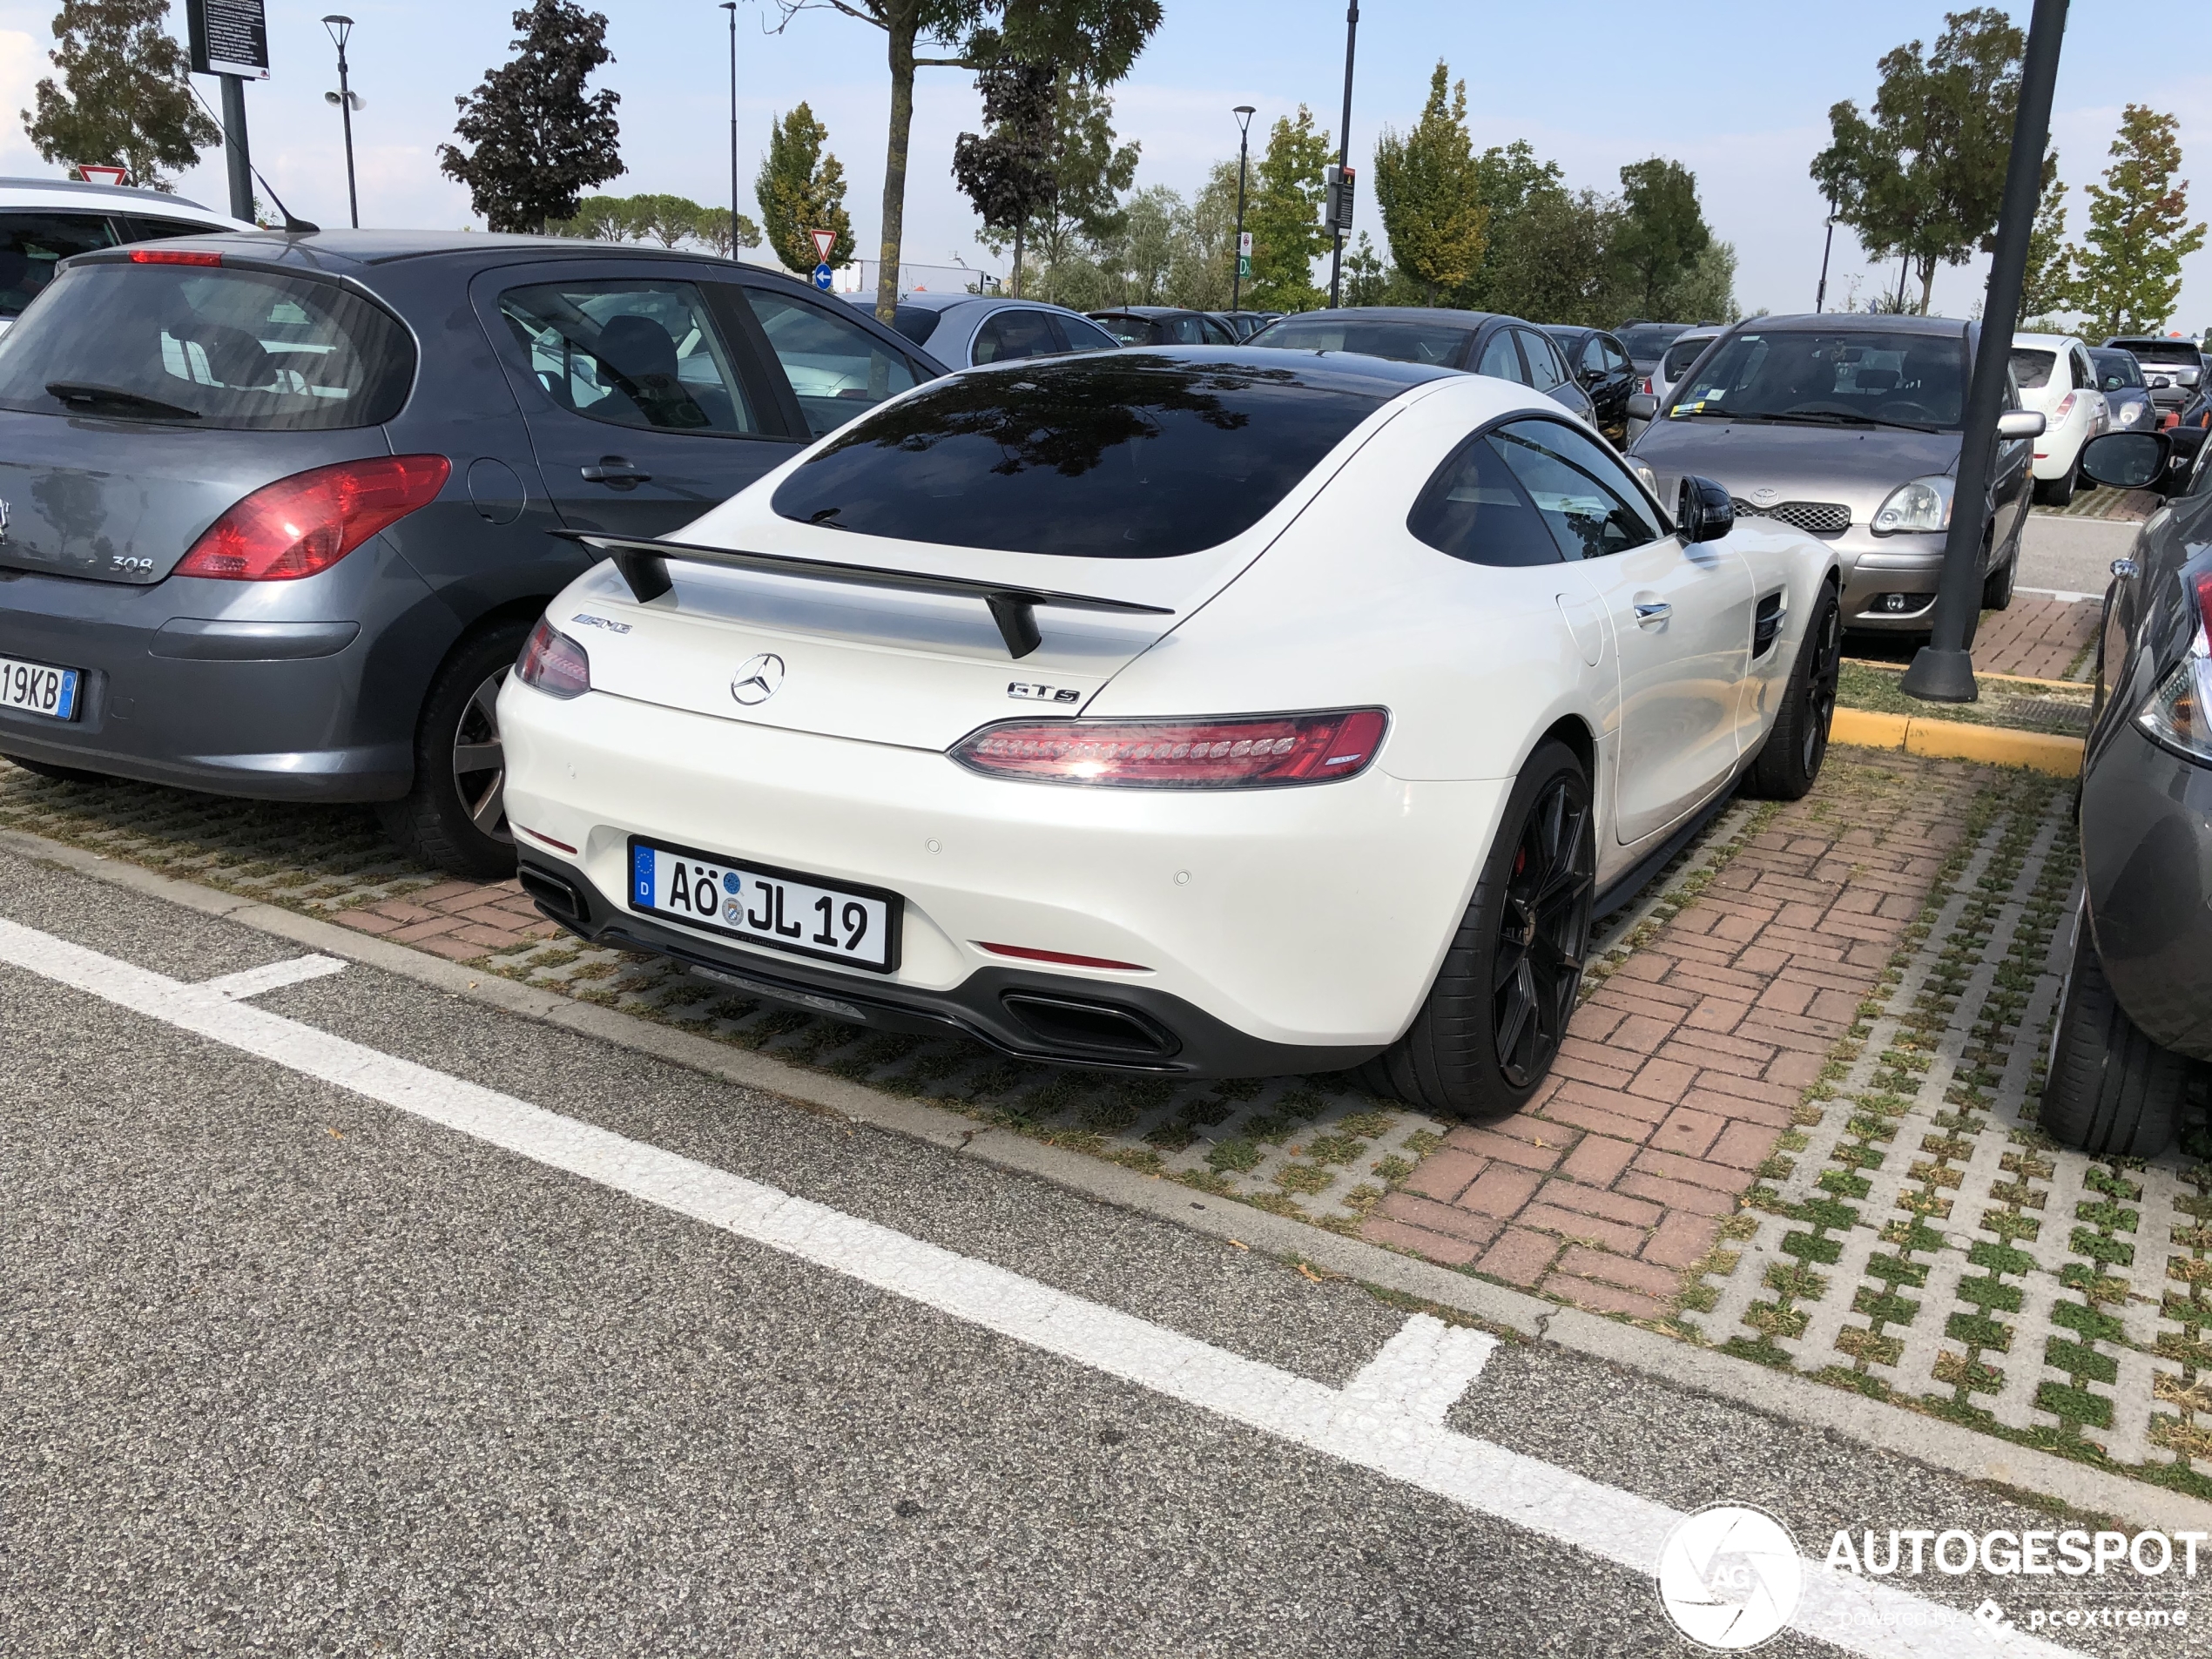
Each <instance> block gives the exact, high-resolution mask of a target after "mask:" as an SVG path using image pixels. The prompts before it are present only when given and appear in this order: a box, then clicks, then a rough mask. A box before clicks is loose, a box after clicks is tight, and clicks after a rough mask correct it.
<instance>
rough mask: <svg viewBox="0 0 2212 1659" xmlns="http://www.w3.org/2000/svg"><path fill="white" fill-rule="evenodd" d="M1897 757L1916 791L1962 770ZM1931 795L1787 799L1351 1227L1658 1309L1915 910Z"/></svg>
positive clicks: (1934, 847) (1585, 1300)
mask: <svg viewBox="0 0 2212 1659" xmlns="http://www.w3.org/2000/svg"><path fill="white" fill-rule="evenodd" d="M1866 764H1871V765H1879V766H1880V767H1881V768H1882V769H1885V770H1887V769H1892V768H1895V767H1897V766H1898V763H1897V762H1894V761H1890V760H1888V759H1886V758H1885V759H1884V760H1882V761H1880V762H1871V761H1870V762H1867V763H1866ZM1905 765H1906V766H1907V767H1909V768H1910V769H1911V770H1910V775H1912V776H1914V777H1915V778H1916V779H1919V780H1921V781H1922V782H1924V783H1925V784H1937V783H1939V782H1940V781H1941V780H1943V779H1946V778H1952V777H1959V778H1962V777H1963V776H1964V775H1965V774H1966V772H1969V771H1970V770H1971V769H1969V768H1964V767H1959V766H1956V765H1950V764H1946V765H1942V766H1939V767H1933V768H1931V767H1928V766H1926V765H1925V763H1922V765H1919V766H1917V767H1914V766H1912V765H1911V763H1905ZM1947 793H1948V792H1947V791H1945V790H1943V789H1940V788H1926V787H1922V788H1919V789H1910V790H1903V791H1892V792H1886V793H1885V792H1870V794H1869V798H1868V799H1864V800H1860V799H1852V800H1850V801H1848V803H1838V801H1836V800H1833V799H1831V800H1829V801H1827V803H1826V805H1825V806H1817V805H1816V801H1817V800H1818V799H1820V798H1819V797H1816V798H1815V799H1814V800H1807V801H1801V802H1797V803H1795V804H1793V805H1791V806H1786V807H1784V808H1783V809H1782V811H1781V812H1780V813H1777V815H1776V817H1775V818H1774V819H1772V820H1771V821H1770V824H1769V825H1768V826H1767V827H1766V829H1765V830H1764V832H1763V833H1760V834H1759V835H1758V836H1757V837H1756V838H1755V839H1753V840H1751V841H1750V842H1749V843H1748V844H1747V845H1746V846H1744V847H1743V848H1742V849H1741V850H1740V851H1739V852H1738V853H1737V854H1736V856H1735V857H1734V858H1733V859H1732V860H1730V862H1729V863H1728V864H1727V865H1726V866H1725V867H1723V869H1722V870H1721V871H1720V873H1718V874H1717V875H1716V877H1715V879H1714V880H1713V882H1712V884H1711V885H1710V887H1707V889H1706V890H1705V892H1704V893H1703V894H1702V895H1701V896H1700V897H1699V898H1698V899H1697V900H1696V901H1695V902H1693V903H1692V904H1690V905H1689V907H1686V908H1685V909H1683V911H1682V912H1681V913H1680V914H1677V915H1676V917H1675V918H1674V920H1673V921H1670V922H1669V923H1668V924H1667V925H1666V927H1664V928H1663V929H1662V931H1661V933H1660V934H1659V936H1658V937H1657V938H1656V940H1655V941H1653V942H1652V943H1651V944H1650V945H1649V946H1647V947H1646V948H1643V949H1642V950H1640V951H1638V952H1637V953H1636V954H1635V955H1633V956H1631V957H1630V958H1629V959H1628V961H1625V962H1624V963H1622V966H1621V967H1620V968H1619V969H1618V970H1617V971H1616V972H1615V974H1613V976H1612V977H1611V978H1610V979H1608V980H1607V981H1605V982H1604V983H1603V984H1602V985H1601V986H1600V987H1599V988H1597V989H1596V990H1595V992H1594V993H1593V994H1592V995H1591V996H1590V997H1589V998H1588V1001H1585V1002H1584V1003H1583V1004H1582V1006H1581V1008H1578V1009H1577V1010H1576V1011H1575V1016H1574V1020H1573V1022H1572V1023H1571V1024H1570V1025H1569V1027H1568V1037H1567V1039H1566V1041H1565V1042H1563V1043H1562V1045H1561V1055H1560V1058H1559V1061H1558V1063H1557V1064H1556V1065H1555V1066H1554V1070H1553V1075H1552V1076H1551V1077H1550V1078H1549V1079H1548V1081H1547V1082H1546V1083H1545V1085H1544V1086H1543V1088H1542V1089H1541V1091H1540V1092H1539V1093H1538V1095H1537V1096H1536V1097H1535V1099H1534V1101H1533V1102H1532V1103H1531V1104H1530V1105H1529V1107H1528V1108H1527V1109H1525V1110H1523V1111H1522V1112H1521V1113H1519V1114H1517V1115H1515V1116H1513V1117H1511V1118H1507V1119H1506V1120H1504V1121H1502V1122H1499V1123H1486V1124H1481V1125H1467V1126H1465V1127H1461V1128H1456V1129H1454V1130H1452V1131H1451V1132H1450V1133H1449V1134H1448V1135H1447V1136H1446V1137H1445V1143H1444V1145H1443V1147H1442V1148H1441V1149H1440V1150H1438V1151H1437V1152H1435V1153H1434V1154H1433V1155H1432V1156H1431V1157H1429V1158H1428V1159H1427V1160H1426V1162H1425V1163H1422V1165H1421V1166H1420V1169H1419V1170H1416V1171H1415V1172H1414V1173H1413V1176H1412V1177H1408V1178H1407V1180H1406V1182H1405V1183H1404V1184H1403V1185H1402V1188H1401V1190H1399V1191H1396V1192H1393V1193H1391V1194H1389V1195H1388V1196H1387V1197H1385V1198H1384V1199H1383V1201H1382V1203H1381V1204H1379V1206H1378V1208H1377V1210H1376V1212H1375V1213H1374V1214H1373V1215H1372V1217H1369V1219H1368V1220H1367V1222H1366V1224H1365V1227H1364V1229H1363V1231H1364V1233H1365V1236H1366V1237H1367V1238H1371V1239H1373V1240H1375V1241H1377V1242H1378V1243H1381V1244H1393V1245H1396V1246H1398V1247H1399V1248H1401V1249H1409V1250H1414V1251H1420V1252H1421V1253H1423V1254H1425V1255H1427V1256H1430V1257H1432V1258H1434V1259H1436V1260H1438V1261H1440V1262H1444V1263H1447V1264H1450V1265H1453V1266H1468V1265H1471V1266H1472V1267H1473V1268H1474V1271H1477V1272H1480V1273H1485V1274H1488V1275H1490V1276H1492V1277H1494V1278H1501V1279H1504V1280H1506V1281H1507V1282H1508V1283H1511V1284H1514V1285H1521V1286H1524V1287H1526V1288H1529V1289H1533V1290H1541V1291H1545V1292H1548V1293H1549V1294H1551V1295H1554V1296H1557V1297H1561V1298H1564V1299H1567V1300H1570V1301H1574V1302H1578V1303H1581V1304H1582V1305H1586V1306H1588V1307H1592V1308H1595V1309H1597V1310H1599V1311H1601V1312H1608V1313H1622V1314H1628V1315H1630V1316H1632V1317H1638V1318H1651V1317H1656V1316H1657V1315H1659V1314H1660V1313H1662V1312H1664V1310H1665V1307H1666V1305H1667V1303H1668V1300H1669V1298H1670V1297H1672V1296H1673V1295H1674V1294H1675V1292H1676V1290H1677V1289H1678V1288H1679V1286H1680V1284H1681V1275H1682V1272H1683V1269H1685V1268H1687V1267H1689V1266H1690V1265H1691V1264H1693V1263H1695V1262H1696V1261H1697V1260H1698V1259H1700V1258H1702V1257H1703V1256H1704V1255H1705V1253H1706V1252H1707V1251H1709V1250H1710V1248H1711V1247H1712V1244H1713V1242H1714V1238H1715V1237H1716V1233H1717V1231H1718V1229H1719V1225H1720V1222H1721V1220H1722V1218H1723V1217H1726V1216H1728V1215H1730V1213H1732V1212H1733V1211H1735V1209H1736V1208H1737V1199H1738V1197H1739V1196H1740V1195H1741V1194H1743V1192H1744V1191H1746V1190H1748V1189H1749V1188H1750V1185H1751V1183H1752V1180H1753V1179H1754V1177H1755V1173H1756V1171H1757V1169H1758V1166H1759V1165H1760V1164H1761V1163H1764V1161H1765V1159H1766V1158H1767V1157H1769V1156H1770V1154H1771V1153H1772V1152H1773V1150H1774V1147H1775V1143H1776V1142H1777V1140H1778V1139H1780V1137H1781V1136H1782V1133H1783V1131H1784V1130H1786V1129H1787V1128H1788V1127H1789V1126H1790V1123H1791V1108H1793V1107H1794V1106H1795V1105H1796V1104H1797V1103H1798V1101H1799V1099H1800V1098H1801V1097H1802V1095H1803V1092H1804V1089H1805V1088H1806V1086H1807V1085H1809V1084H1811V1083H1812V1082H1816V1081H1817V1079H1818V1077H1819V1075H1820V1071H1821V1068H1822V1066H1823V1064H1824V1061H1825V1057H1826V1055H1828V1053H1829V1052H1830V1050H1831V1049H1832V1048H1833V1047H1834V1046H1835V1044H1836V1043H1837V1042H1838V1040H1839V1039H1841V1038H1842V1037H1843V1036H1844V1034H1845V1032H1847V1031H1848V1030H1849V1029H1850V1028H1851V1024H1852V1023H1853V1022H1854V1021H1855V1020H1856V1019H1857V1017H1858V1008H1859V1004H1860V1002H1861V1001H1864V1000H1865V997H1866V996H1867V995H1868V994H1869V993H1870V992H1871V991H1872V989H1873V988H1874V986H1875V983H1876V981H1877V979H1878V975H1879V974H1880V972H1881V969H1882V968H1884V967H1885V965H1886V964H1887V962H1888V961H1889V958H1890V955H1891V953H1892V951H1893V950H1894V948H1896V945H1897V942H1898V936H1899V935H1900V934H1901V933H1902V932H1903V930H1904V928H1905V926H1906V924H1907V923H1908V922H1909V921H1911V920H1912V918H1913V917H1914V916H1915V915H1917V914H1919V907H1920V904H1921V902H1922V900H1923V898H1924V896H1925V894H1926V892H1927V888H1928V885H1929V883H1930V881H1931V880H1932V879H1933V877H1934V874H1935V872H1936V869H1937V867H1938V866H1939V864H1940V863H1941V862H1942V860H1943V858H1944V856H1945V855H1946V853H1947V852H1948V851H1949V850H1950V848H1951V846H1952V845H1953V843H1954V841H1955V839H1956V837H1957V835H1958V833H1959V828H1958V825H1957V822H1956V820H1955V819H1952V818H1951V817H1950V816H1949V815H1948V813H1947V812H1946V805H1945V800H1944V797H1945V796H1946V794H1947ZM1839 805H1844V810H1842V811H1838V806H1839Z"/></svg>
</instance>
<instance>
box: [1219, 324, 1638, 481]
mask: <svg viewBox="0 0 2212 1659" xmlns="http://www.w3.org/2000/svg"><path fill="white" fill-rule="evenodd" d="M1245 343H1246V344H1248V345H1252V346H1272V347H1278V348H1279V349H1283V350H1288V351H1350V352H1359V353H1360V354H1362V355H1364V356H1368V357H1388V358H1391V359H1393V360H1395V361H1398V362H1401V363H1428V364H1432V365H1433V366H1435V367H1437V368H1458V369H1464V370H1466V371H1467V373H1469V374H1489V375H1494V376H1495V377H1496V378H1497V379H1499V380H1506V381H1518V382H1519V383H1520V384H1521V385H1523V386H1526V387H1529V388H1533V389H1534V390H1536V391H1539V392H1541V393H1543V394H1544V395H1546V396H1547V397H1549V398H1550V399H1551V400H1552V401H1554V402H1555V403H1557V404H1559V405H1560V406H1561V407H1562V408H1565V409H1567V410H1568V413H1570V414H1573V415H1581V417H1582V419H1584V420H1585V421H1589V422H1590V423H1591V424H1592V425H1593V426H1595V424H1596V423H1597V406H1596V404H1595V403H1593V402H1592V401H1590V395H1589V393H1588V392H1587V391H1585V390H1584V389H1583V388H1582V384H1581V381H1578V380H1576V379H1575V375H1574V373H1573V371H1572V370H1570V369H1569V368H1568V366H1567V359H1566V358H1565V357H1564V356H1562V355H1561V353H1560V349H1559V345H1558V342H1557V341H1554V340H1553V339H1552V337H1551V336H1550V335H1549V334H1546V333H1545V332H1544V331H1543V330H1542V329H1541V328H1539V327H1537V326H1536V325H1535V324H1534V323H1533V322H1523V321H1522V320H1521V319H1520V318H1518V317H1506V316H1501V315H1499V314H1497V313H1495V312H1490V311H1451V310H1446V309H1442V308H1438V309H1435V310H1430V309H1428V308H1427V307H1421V306H1357V307H1339V309H1337V310H1334V311H1299V312H1294V313H1292V314H1290V315H1289V316H1285V317H1278V318H1277V319H1276V320H1274V321H1273V322H1271V323H1269V324H1268V325H1267V327H1264V328H1263V329H1261V330H1260V331H1259V332H1258V334H1254V335H1253V336H1252V337H1251V340H1250V341H1247V342H1245ZM1660 499H1662V501H1671V500H1673V499H1674V498H1673V497H1672V496H1662V497H1661V498H1660Z"/></svg>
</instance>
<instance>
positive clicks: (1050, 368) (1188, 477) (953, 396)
mask: <svg viewBox="0 0 2212 1659" xmlns="http://www.w3.org/2000/svg"><path fill="white" fill-rule="evenodd" d="M1405 388H1406V381H1402V380H1399V379H1397V378H1395V377H1394V376H1393V377H1388V378H1386V377H1385V376H1382V375H1374V376H1369V375H1366V374H1359V373H1358V372H1356V371H1354V372H1352V373H1344V372H1337V373H1331V374H1318V375H1316V374H1308V373H1305V372H1303V371H1302V370H1301V369H1299V368H1295V367H1291V366H1285V368H1279V369H1277V368H1255V367H1253V366H1251V365H1250V364H1248V363H1209V362H1205V361H1197V360H1196V359H1186V358H1183V357H1170V356H1164V355H1155V354H1150V353H1119V352H1116V353H1114V354H1110V355H1109V354H1100V355H1097V356H1094V357H1069V358H1062V359H1061V360H1059V361H1055V362H1045V363H1038V364H1036V365H1035V366H1034V367H1030V366H1028V365H1024V366H1023V368H1022V370H1008V371H1002V372H1000V373H996V374H969V375H961V376H958V377H955V378H954V379H950V380H945V381H937V382H936V383H934V385H931V386H927V387H925V388H922V389H921V391H920V392H917V393H916V394H915V395H914V396H912V397H909V398H907V399H905V400H903V401H900V402H897V403H894V404H893V405H891V406H890V407H889V408H886V409H884V410H883V411H882V412H881V413H880V414H879V415H874V416H873V417H871V418H869V419H867V420H864V421H860V422H859V423H857V424H856V425H855V426H854V427H853V428H852V430H851V431H849V432H847V433H846V434H844V435H840V437H838V438H837V439H836V440H834V441H833V442H831V443H829V444H828V445H827V446H826V447H825V448H823V449H822V450H821V451H820V452H819V454H817V455H814V457H813V459H812V460H810V461H808V462H806V465H804V466H802V467H800V468H799V469H797V470H796V471H795V472H793V473H792V475H791V476H790V477H789V478H787V479H786V480H785V481H784V482H783V484H782V485H781V487H780V488H779V489H777V491H776V494H775V496H774V505H775V509H776V511H777V512H778V513H779V514H781V515H782V516H784V517H786V518H790V519H796V520H799V522H801V523H811V524H823V525H826V526H828V527H830V528H832V529H846V530H857V531H859V532H860V533H861V534H862V535H864V536H896V537H901V538H904V539H906V540H909V541H916V542H934V543H943V544H947V545H950V546H957V547H975V548H993V549H998V550H1004V551H1008V552H1015V553H1045V554H1061V555H1065V556H1073V557H1079V558H1104V559H1142V558H1162V557H1166V556H1172V555H1176V554H1182V553H1194V552H1197V550H1199V549H1201V548H1207V547H1213V546H1217V545H1218V544H1219V543H1223V542H1225V541H1228V540H1229V539H1230V538H1231V536H1237V535H1238V534H1240V533H1241V532H1243V531H1244V530H1246V529H1250V528H1251V526H1252V524H1254V523H1257V522H1258V519H1259V518H1260V517H1261V516H1263V515H1264V514H1265V513H1266V512H1267V510H1268V509H1270V508H1271V507H1273V506H1274V505H1275V504H1276V502H1279V501H1280V500H1282V499H1283V497H1284V496H1285V495H1287V494H1289V492H1290V490H1291V487H1292V486H1293V485H1295V484H1296V483H1297V482H1298V480H1300V479H1301V478H1303V477H1305V475H1306V474H1307V473H1308V472H1310V471H1312V469H1313V467H1314V465H1315V463H1317V462H1319V461H1320V459H1321V458H1322V456H1324V455H1327V454H1328V453H1329V451H1330V450H1331V449H1332V448H1335V447H1336V446H1337V444H1338V442H1339V441H1340V440H1341V439H1342V438H1343V437H1344V435H1345V434H1346V433H1348V432H1350V431H1351V430H1352V428H1354V427H1356V426H1358V425H1359V422H1360V421H1363V420H1365V419H1366V417H1367V416H1368V415H1371V414H1372V413H1373V412H1374V411H1375V410H1376V409H1377V408H1379V407H1380V406H1381V405H1382V404H1383V403H1384V402H1386V401H1388V400H1389V399H1391V398H1392V397H1394V396H1396V395H1398V394H1399V392H1401V391H1403V390H1404V389H1405Z"/></svg>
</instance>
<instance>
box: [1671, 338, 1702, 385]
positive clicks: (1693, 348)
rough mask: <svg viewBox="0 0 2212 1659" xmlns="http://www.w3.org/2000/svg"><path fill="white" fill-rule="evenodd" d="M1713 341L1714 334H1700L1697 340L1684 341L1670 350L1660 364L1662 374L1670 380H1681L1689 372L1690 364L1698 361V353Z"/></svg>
mask: <svg viewBox="0 0 2212 1659" xmlns="http://www.w3.org/2000/svg"><path fill="white" fill-rule="evenodd" d="M1712 343H1713V336H1712V335H1710V334H1700V335H1698V336H1697V338H1696V339H1695V340H1685V341H1683V342H1682V344H1681V345H1679V346H1676V347H1673V348H1672V349H1671V350H1670V351H1669V352H1668V354H1667V356H1666V361H1664V362H1662V364H1661V365H1660V368H1659V372H1660V374H1662V375H1664V376H1665V377H1666V378H1667V379H1669V380H1670V381H1678V380H1680V379H1681V378H1682V377H1683V375H1684V374H1688V373H1689V366H1690V365H1691V364H1692V363H1694V362H1696V361H1697V354H1698V353H1699V352H1701V351H1703V350H1704V349H1705V347H1708V346H1710V345H1711V344H1712Z"/></svg>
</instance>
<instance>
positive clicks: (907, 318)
mask: <svg viewBox="0 0 2212 1659" xmlns="http://www.w3.org/2000/svg"><path fill="white" fill-rule="evenodd" d="M944 320H945V314H944V313H943V312H941V311H932V310H931V309H930V308H929V307H927V306H900V307H899V309H898V310H897V312H896V313H895V314H894V315H893V318H892V322H891V326H892V327H894V328H896V329H897V330H898V331H899V332H900V334H904V335H905V336H906V337H907V339H908V340H911V341H914V344H915V345H917V346H927V344H928V343H929V336H930V335H932V334H935V333H936V332H937V325H938V324H939V323H941V322H942V321H944Z"/></svg>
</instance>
